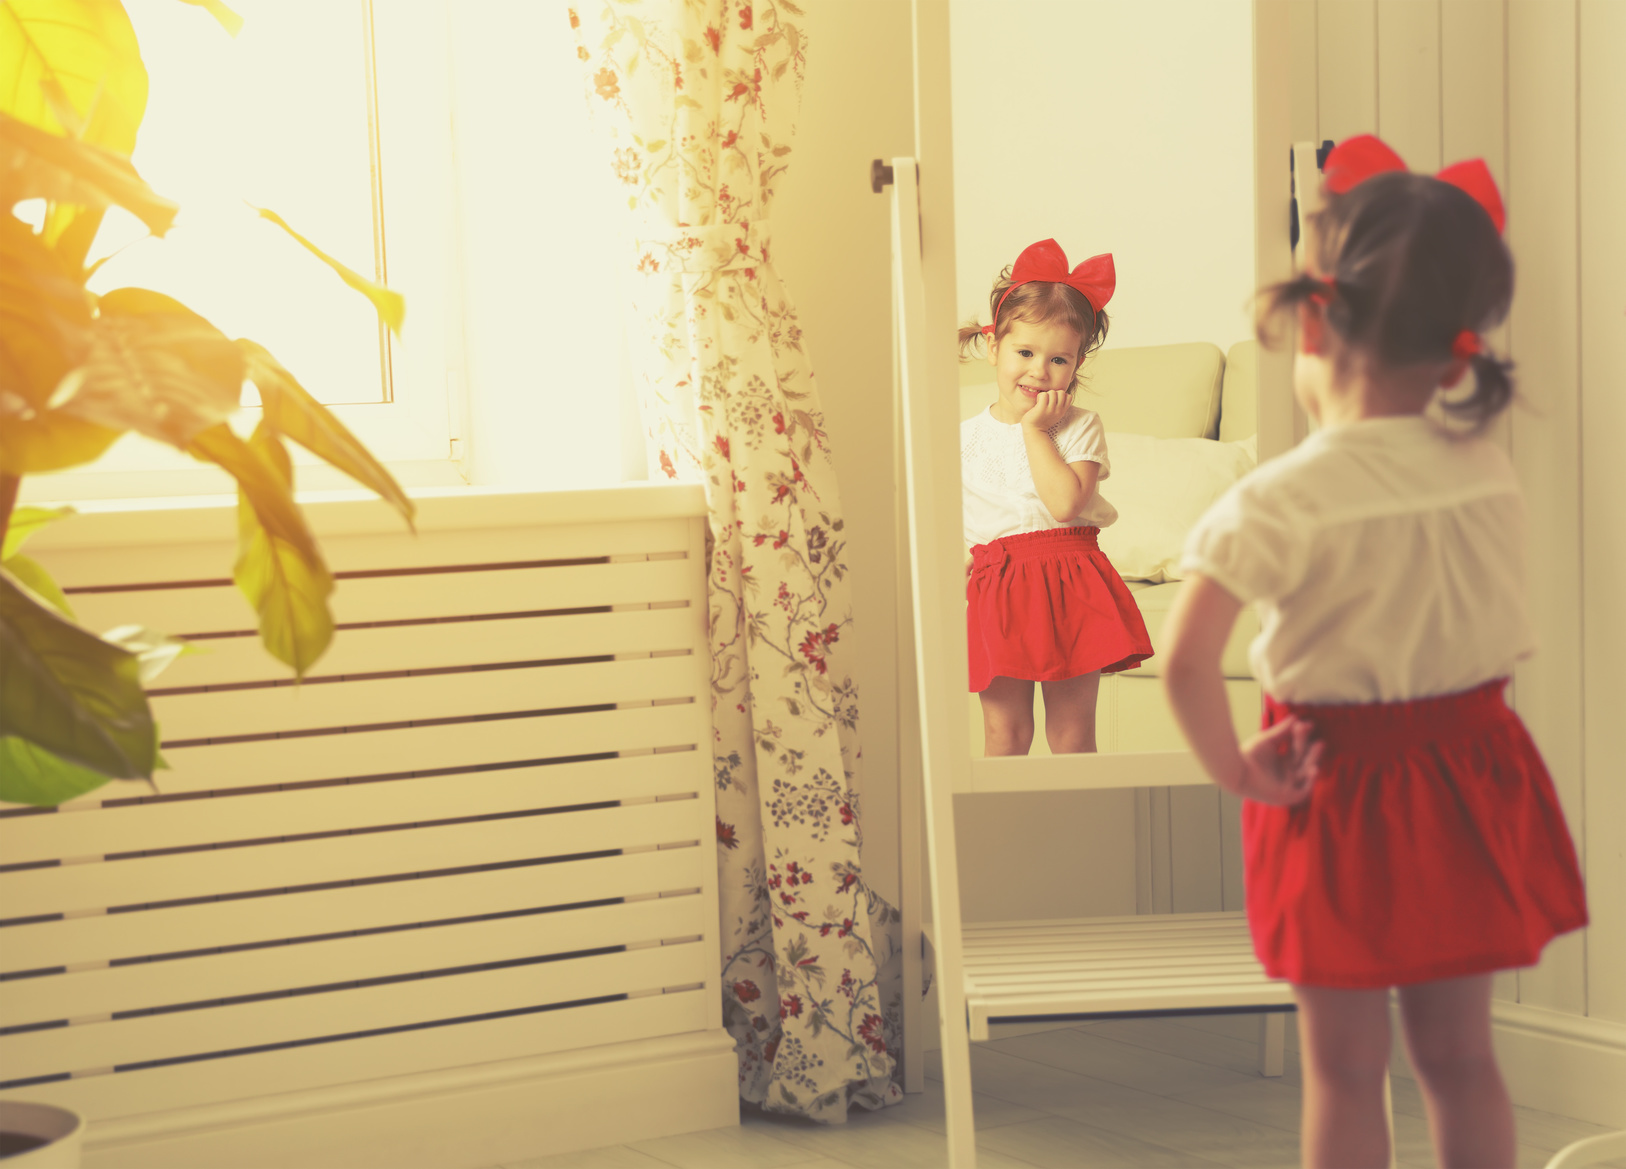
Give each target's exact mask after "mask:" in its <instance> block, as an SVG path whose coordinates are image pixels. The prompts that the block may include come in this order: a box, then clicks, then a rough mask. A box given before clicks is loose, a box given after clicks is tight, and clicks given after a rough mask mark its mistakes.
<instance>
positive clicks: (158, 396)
mask: <svg viewBox="0 0 1626 1169" xmlns="http://www.w3.org/2000/svg"><path fill="white" fill-rule="evenodd" d="M98 307H99V312H98V313H97V316H96V320H95V322H94V323H93V325H92V330H91V334H92V337H93V339H94V343H93V345H92V348H91V352H90V358H89V360H88V361H87V362H86V365H85V378H84V382H83V384H82V385H80V386H79V388H78V390H77V391H76V392H74V393H73V394H72V395H71V396H69V397H68V398H67V400H66V401H65V402H63V403H62V404H61V406H60V409H61V410H62V411H63V412H65V413H67V414H71V415H73V416H74V417H77V418H82V419H84V420H85V421H87V422H94V423H96V424H97V425H100V426H109V427H114V428H119V429H127V430H134V431H137V432H139V433H141V434H145V435H147V436H148V437H149V438H156V439H158V440H160V441H161V442H167V443H170V444H171V445H173V446H178V447H182V448H184V447H185V446H186V445H187V443H188V442H189V441H190V440H191V439H192V437H193V436H194V435H196V434H198V433H200V432H202V431H204V430H207V429H208V428H209V427H211V426H214V425H216V424H217V423H219V422H221V421H223V420H224V419H226V418H228V417H230V416H231V415H232V414H235V413H236V412H237V409H238V406H239V405H240V403H241V402H242V396H243V355H242V353H241V352H240V351H239V350H238V348H237V346H236V345H234V344H233V343H232V342H231V340H230V339H229V338H227V337H226V335H225V334H224V333H222V332H221V331H220V330H219V329H217V328H215V327H214V326H213V325H211V324H210V323H209V322H208V321H206V320H204V319H203V318H202V317H200V316H198V314H197V313H195V312H193V311H192V310H191V309H189V308H187V307H186V306H185V305H184V304H182V303H181V302H180V301H178V300H174V299H171V298H170V297H167V296H164V295H162V294H161V293H157V292H149V291H148V290H147V289H144V288H120V289H117V290H115V291H113V292H109V293H108V294H107V295H106V296H104V297H102V298H101V302H100V304H99V306H98Z"/></svg>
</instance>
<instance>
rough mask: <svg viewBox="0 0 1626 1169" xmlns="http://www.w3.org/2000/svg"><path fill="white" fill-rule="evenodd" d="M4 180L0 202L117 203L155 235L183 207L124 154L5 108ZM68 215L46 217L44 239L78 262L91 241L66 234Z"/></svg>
mask: <svg viewBox="0 0 1626 1169" xmlns="http://www.w3.org/2000/svg"><path fill="white" fill-rule="evenodd" d="M3 11H4V9H3V8H0V12H3ZM0 182H3V184H4V185H3V186H0V202H3V203H4V205H5V207H6V208H7V209H10V208H12V207H15V206H16V205H17V204H18V203H21V202H22V201H23V200H24V199H47V200H49V201H50V202H52V203H53V204H56V205H57V206H58V208H59V209H60V210H63V211H65V210H66V209H67V208H69V207H76V208H84V209H87V210H88V211H91V212H94V213H97V214H98V215H99V213H100V212H102V211H103V210H105V209H106V208H107V206H108V205H109V204H117V205H118V206H120V207H123V208H124V209H125V210H126V211H128V212H130V213H131V214H132V215H134V216H135V217H136V218H137V219H139V220H141V222H142V223H145V224H146V225H147V227H148V229H149V230H150V231H151V232H152V233H153V234H154V235H163V234H164V233H165V232H167V231H168V230H169V228H170V225H171V224H173V223H174V222H175V213H176V212H177V211H179V210H180V207H179V205H178V204H176V203H174V202H172V201H171V200H169V199H166V198H164V197H163V196H162V195H160V194H158V192H156V191H154V190H153V189H152V188H151V187H149V186H148V185H147V181H146V180H145V179H143V178H142V177H141V175H140V174H138V173H137V172H136V168H135V167H133V166H131V165H130V160H129V159H128V158H125V157H124V156H123V155H122V154H120V153H116V152H114V151H111V150H108V149H106V148H104V147H101V146H97V145H96V144H94V143H92V142H89V141H81V140H75V139H73V138H60V137H58V136H57V135H55V134H48V133H46V132H45V131H43V130H40V129H38V128H37V127H34V126H30V125H28V124H27V123H26V122H23V121H20V120H19V119H17V118H13V117H11V116H9V115H8V114H5V113H3V112H0ZM56 214H57V213H56V212H53V215H56ZM68 218H69V217H68V216H66V215H65V214H63V215H61V216H60V218H55V219H48V220H47V222H46V225H45V232H44V242H45V243H46V244H47V245H54V246H55V248H56V251H57V253H58V254H59V255H62V256H63V257H64V259H65V260H67V261H68V262H69V263H70V264H71V265H72V266H74V267H78V266H79V265H81V264H83V263H84V258H85V251H87V250H89V249H88V244H89V241H88V240H85V241H82V242H84V243H85V244H86V247H85V249H84V250H81V249H80V248H79V247H78V243H79V242H81V241H80V240H79V236H78V235H77V234H76V235H75V236H74V239H73V240H72V241H69V240H67V239H65V238H64V233H65V232H66V231H67V230H68V227H69V223H68ZM98 222H99V220H98ZM53 227H54V229H55V230H53ZM91 234H92V235H94V232H92V233H91Z"/></svg>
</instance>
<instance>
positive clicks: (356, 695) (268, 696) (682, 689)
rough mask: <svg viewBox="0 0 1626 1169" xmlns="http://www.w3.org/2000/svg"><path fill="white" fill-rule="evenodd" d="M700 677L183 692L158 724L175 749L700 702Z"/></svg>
mask: <svg viewBox="0 0 1626 1169" xmlns="http://www.w3.org/2000/svg"><path fill="white" fill-rule="evenodd" d="M700 670H701V667H700V665H699V664H698V663H697V661H696V659H695V658H693V657H681V658H678V657H668V658H628V659H625V660H622V661H610V662H578V663H575V664H572V665H561V666H538V667H534V668H531V669H521V670H480V671H477V672H474V673H467V674H426V675H419V676H416V677H410V678H374V679H369V680H366V681H361V682H329V683H325V684H323V685H321V686H298V687H295V686H277V687H274V688H272V689H269V690H216V691H210V692H209V693H206V694H176V695H171V696H168V697H160V698H155V699H153V701H152V709H153V717H154V718H155V719H157V720H158V723H159V725H160V726H161V727H163V735H164V740H165V742H166V743H174V742H177V741H185V740H193V739H203V738H210V737H220V738H224V737H227V736H232V735H257V734H277V733H281V732H284V731H297V730H305V729H319V728H324V727H356V726H368V725H374V724H379V723H397V722H412V721H416V720H419V719H442V718H460V717H467V716H475V715H484V714H497V713H501V712H506V711H531V710H557V709H560V708H568V707H575V706H596V705H600V704H603V703H640V702H645V703H647V702H653V701H659V700H662V699H674V698H682V697H693V696H694V695H697V694H700V693H703V692H704V691H705V688H706V687H707V683H708V678H706V677H703V676H702V675H701V673H700Z"/></svg>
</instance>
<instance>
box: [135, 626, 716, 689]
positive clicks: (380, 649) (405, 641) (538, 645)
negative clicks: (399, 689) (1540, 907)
mask: <svg viewBox="0 0 1626 1169" xmlns="http://www.w3.org/2000/svg"><path fill="white" fill-rule="evenodd" d="M704 622H705V610H704V608H703V607H700V606H696V607H693V608H682V609H627V610H621V611H618V612H614V613H571V614H568V615H566V616H559V617H522V618H516V619H513V620H490V621H456V622H449V623H447V624H443V625H411V626H405V627H401V626H385V627H383V628H373V629H344V630H340V631H339V633H338V635H337V636H336V637H334V639H333V644H332V645H331V646H330V647H329V648H328V651H327V653H326V654H324V655H323V656H322V660H321V661H319V662H317V663H316V668H315V669H314V670H312V671H311V673H310V674H309V675H308V676H307V679H306V680H307V681H309V680H311V679H315V678H333V677H342V676H343V675H346V674H362V673H377V672H380V671H385V670H425V669H434V668H436V667H440V666H473V665H483V664H486V663H489V662H534V661H546V660H549V659H553V658H572V657H589V656H595V655H599V654H623V653H663V652H670V651H672V650H682V649H689V648H691V647H693V646H694V643H695V638H696V635H697V632H698V631H700V630H703V629H704ZM193 644H194V645H195V646H196V648H197V649H198V650H200V651H201V652H199V653H195V654H189V655H187V656H186V657H183V658H181V659H179V660H178V661H176V662H175V663H174V664H173V665H171V666H170V667H169V669H167V670H165V671H164V673H163V674H162V676H160V678H159V679H158V680H157V681H156V682H155V683H154V685H155V686H157V687H159V688H160V689H170V688H173V687H179V686H217V685H220V684H222V683H227V682H284V681H288V680H290V679H291V678H292V677H293V675H292V674H291V672H290V671H289V669H288V667H287V666H285V665H283V664H282V663H281V662H279V661H277V660H276V659H275V658H273V657H272V656H271V655H270V654H268V653H266V652H265V648H264V646H262V645H261V644H260V639H259V637H258V636H256V635H252V634H250V635H245V636H242V637H221V638H210V639H208V640H206V641H198V642H194V643H193Z"/></svg>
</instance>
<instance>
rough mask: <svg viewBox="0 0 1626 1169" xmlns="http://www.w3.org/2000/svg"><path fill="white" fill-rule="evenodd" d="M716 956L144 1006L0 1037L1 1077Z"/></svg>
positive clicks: (407, 1013)
mask: <svg viewBox="0 0 1626 1169" xmlns="http://www.w3.org/2000/svg"><path fill="white" fill-rule="evenodd" d="M715 961H716V948H715V947H714V946H709V945H705V944H703V943H700V942H691V943H687V944H681V945H672V946H657V947H655V948H653V949H644V950H628V951H626V952H624V953H617V954H601V955H596V956H594V957H590V958H579V959H571V960H567V961H561V962H549V963H545V964H542V965H538V966H520V967H510V968H507V969H502V970H482V971H479V972H477V973H473V974H459V975H451V976H448V977H445V978H429V979H417V980H414V981H411V982H401V983H392V984H389V985H385V986H370V987H361V988H357V989H351V990H337V991H332V992H330V993H325V994H313V995H301V996H298V997H296V998H282V999H269V1000H266V1001H263V1002H254V1003H244V1004H241V1005H238V1006H230V1007H213V1008H209V1009H208V1010H207V1012H206V1013H199V1014H197V1015H196V1016H194V1017H193V1018H192V1019H190V1020H188V1022H189V1023H190V1024H191V1025H190V1026H177V1025H176V1024H177V1020H176V1019H175V1018H174V1017H173V1016H171V1015H145V1016H140V1017H137V1018H133V1019H114V1020H110V1021H107V1022H102V1023H85V1024H81V1025H77V1026H72V1027H60V1028H54V1029H52V1030H48V1031H29V1032H24V1033H23V1034H20V1035H7V1036H4V1037H0V1066H3V1067H4V1068H5V1069H6V1071H5V1076H6V1078H7V1079H23V1078H26V1077H29V1076H39V1075H50V1074H52V1073H54V1072H63V1071H80V1070H84V1069H91V1068H105V1067H116V1066H119V1065H121V1064H129V1063H136V1062H141V1061H145V1060H152V1059H167V1058H173V1057H176V1056H185V1055H194V1054H201V1053H204V1052H210V1051H222V1050H232V1049H236V1048H239V1047H249V1046H254V1045H257V1044H263V1043H286V1042H289V1041H293V1040H300V1039H309V1038H316V1037H320V1036H325V1035H340V1034H347V1033H352V1032H356V1031H364V1030H368V1029H371V1028H375V1027H395V1026H401V1025H404V1024H411V1023H420V1022H428V1021H431V1020H435V1019H445V1018H450V1017H456V1016H459V1015H462V1014H467V1013H474V1012H486V1011H502V1010H511V1009H514V1008H522V1007H528V1006H536V1005H540V1004H543V1003H554V1002H568V1001H571V1000H573V999H583V998H594V997H598V996H601V995H607V994H620V993H630V992H635V991H643V990H652V989H659V988H661V987H663V986H679V985H683V984H685V983H690V982H700V981H703V980H705V979H706V978H708V977H709V976H710V975H711V967H712V965H713V964H714V963H715ZM471 1008H472V1010H471Z"/></svg>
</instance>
